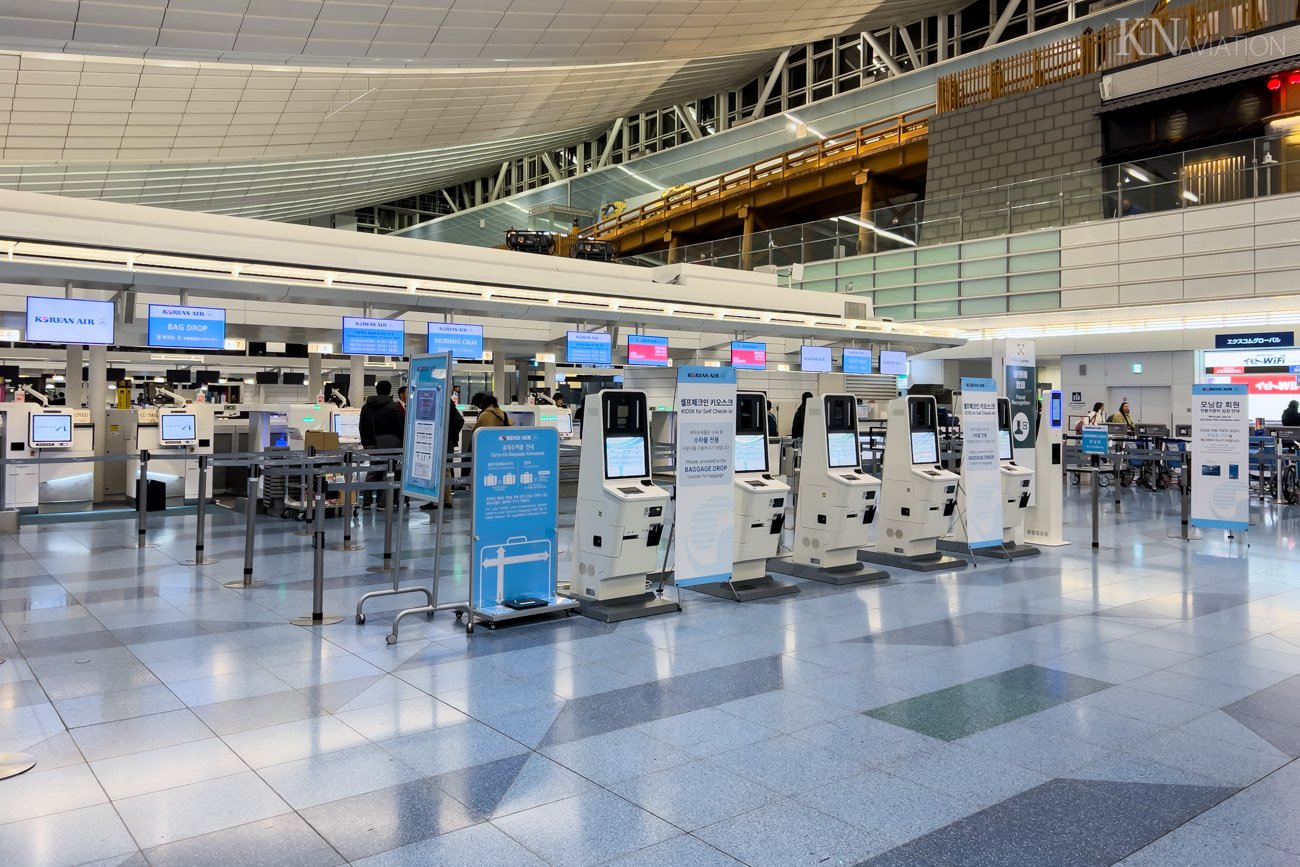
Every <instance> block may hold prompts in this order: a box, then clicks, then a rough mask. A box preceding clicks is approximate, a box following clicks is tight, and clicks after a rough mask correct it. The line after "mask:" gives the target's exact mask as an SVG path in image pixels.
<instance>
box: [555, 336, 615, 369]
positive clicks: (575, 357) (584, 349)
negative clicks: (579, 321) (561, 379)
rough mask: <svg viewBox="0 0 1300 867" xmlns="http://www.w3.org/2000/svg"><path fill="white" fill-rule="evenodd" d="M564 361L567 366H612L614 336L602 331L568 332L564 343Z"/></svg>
mask: <svg viewBox="0 0 1300 867" xmlns="http://www.w3.org/2000/svg"><path fill="white" fill-rule="evenodd" d="M564 360H565V361H567V362H568V363H569V364H600V365H605V366H608V365H610V364H613V363H614V335H612V334H608V333H606V332H604V331H570V332H568V334H567V335H566V339H565V341H564Z"/></svg>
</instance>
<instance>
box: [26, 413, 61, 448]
mask: <svg viewBox="0 0 1300 867" xmlns="http://www.w3.org/2000/svg"><path fill="white" fill-rule="evenodd" d="M27 433H28V436H27V441H28V445H29V446H30V447H31V448H34V449H62V448H67V447H68V446H70V445H72V413H70V412H35V413H32V416H31V424H30V426H29V428H28V432H27Z"/></svg>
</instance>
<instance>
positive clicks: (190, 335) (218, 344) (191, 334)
mask: <svg viewBox="0 0 1300 867" xmlns="http://www.w3.org/2000/svg"><path fill="white" fill-rule="evenodd" d="M149 345H150V346H154V347H159V348H171V349H213V350H220V349H224V348H225V346H226V311H225V309H224V308H222V307H180V306H177V305H174V304H150V305H149Z"/></svg>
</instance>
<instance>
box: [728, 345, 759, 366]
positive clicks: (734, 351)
mask: <svg viewBox="0 0 1300 867" xmlns="http://www.w3.org/2000/svg"><path fill="white" fill-rule="evenodd" d="M731 366H732V367H734V368H736V369H737V370H767V344H766V343H752V342H749V341H745V340H733V341H731Z"/></svg>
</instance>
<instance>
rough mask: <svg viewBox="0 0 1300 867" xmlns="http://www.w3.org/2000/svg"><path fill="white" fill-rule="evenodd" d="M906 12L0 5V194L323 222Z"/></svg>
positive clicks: (84, 0)
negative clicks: (0, 190)
mask: <svg viewBox="0 0 1300 867" xmlns="http://www.w3.org/2000/svg"><path fill="white" fill-rule="evenodd" d="M914 5H916V4H914V3H912V4H908V3H903V4H901V5H900V0H877V2H874V3H872V2H870V0H868V2H866V3H864V2H863V0H808V2H802V3H789V2H781V0H5V2H4V3H3V4H0V185H2V186H5V187H10V188H17V189H24V190H32V191H40V192H56V193H62V194H67V195H87V196H95V197H97V198H100V197H102V198H109V199H112V200H115V201H126V202H137V203H144V204H154V205H161V206H167V207H179V208H192V209H201V210H219V211H221V212H224V213H235V214H241V215H244V216H264V217H272V218H280V219H295V218H301V217H305V216H310V215H313V214H318V213H330V212H333V211H338V210H343V209H346V208H349V207H355V206H357V205H359V204H367V203H370V202H374V201H381V200H384V199H386V198H391V197H393V196H394V195H397V196H400V195H404V194H407V193H409V192H411V191H415V190H419V189H428V188H432V187H436V186H440V185H444V184H449V183H454V182H455V181H457V180H459V179H462V178H464V177H472V176H476V175H478V174H481V173H482V172H483V171H484V170H486V169H487V168H489V167H492V166H494V165H499V164H500V162H501V161H503V160H506V159H510V158H513V157H516V156H522V155H525V154H528V153H532V152H534V151H536V150H538V149H540V148H544V147H547V146H548V145H551V144H552V143H553V144H554V146H558V145H560V144H563V143H567V142H570V141H573V140H575V139H576V138H580V137H582V136H584V135H586V134H589V133H590V132H592V131H593V130H597V129H599V128H600V127H601V126H603V125H606V124H608V123H609V122H610V121H611V120H612V119H613V118H615V117H619V116H623V115H627V114H632V113H635V112H637V111H640V110H643V109H646V108H658V107H662V106H664V105H668V104H672V103H674V102H679V101H683V100H686V99H690V98H694V97H696V96H698V95H699V94H701V93H709V92H714V91H717V90H720V89H723V88H726V87H729V86H733V85H735V84H738V83H740V82H742V81H744V80H747V79H749V78H751V77H752V76H753V75H755V74H756V73H757V72H758V71H759V70H760V69H762V68H763V66H764V65H765V64H766V63H768V62H770V59H771V57H772V55H773V54H774V53H775V51H776V50H778V49H780V48H784V47H786V46H789V45H791V44H794V43H799V42H803V41H809V40H815V39H819V38H823V37H826V36H830V35H834V34H838V33H842V32H845V31H846V30H850V29H852V28H853V27H855V26H860V25H861V24H862V23H863V21H864V18H866V17H868V16H869V15H870V14H871V13H872V12H873V11H874V12H876V13H879V14H883V13H885V12H886V11H888V12H889V13H890V14H896V13H897V14H901V9H902V8H903V7H905V6H914ZM6 109H7V110H6ZM205 183H206V186H205Z"/></svg>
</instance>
